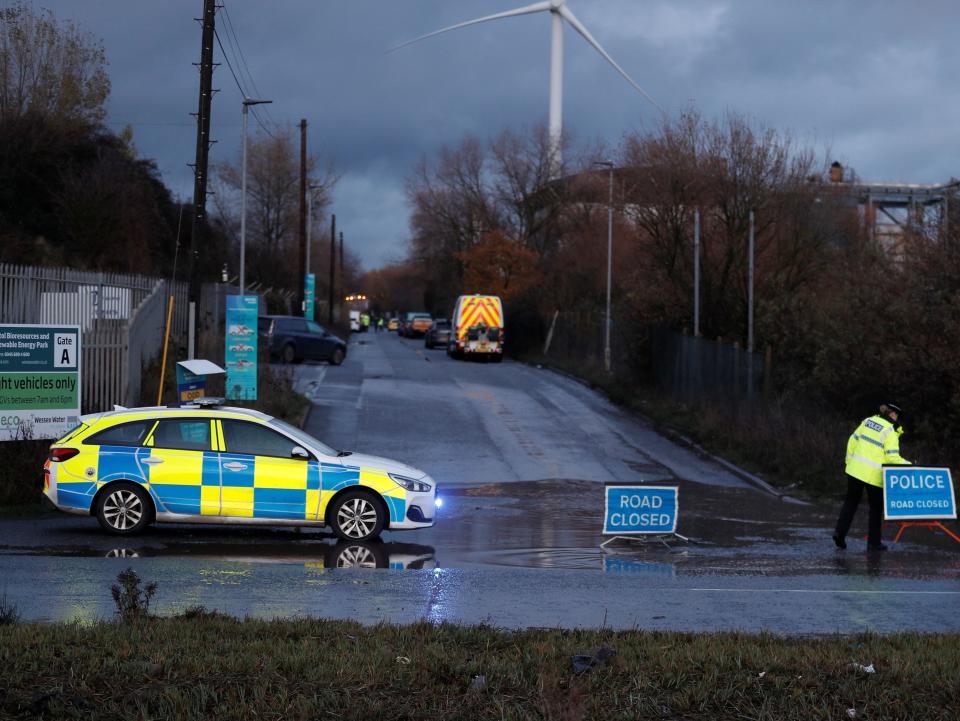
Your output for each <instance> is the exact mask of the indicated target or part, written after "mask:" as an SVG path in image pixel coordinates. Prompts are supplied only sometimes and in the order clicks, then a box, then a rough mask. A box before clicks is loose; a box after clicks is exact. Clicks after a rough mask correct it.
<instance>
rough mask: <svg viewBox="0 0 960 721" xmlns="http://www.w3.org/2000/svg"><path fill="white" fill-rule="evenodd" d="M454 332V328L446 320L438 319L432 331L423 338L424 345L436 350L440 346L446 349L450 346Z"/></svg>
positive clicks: (431, 328)
mask: <svg viewBox="0 0 960 721" xmlns="http://www.w3.org/2000/svg"><path fill="white" fill-rule="evenodd" d="M452 332H453V326H452V325H451V324H450V321H448V320H447V319H446V318H438V319H437V320H435V321H433V325H432V326H430V330H428V331H427V332H426V335H424V336H423V344H424V345H425V346H426V347H427V348H436V347H437V346H440V347H442V348H446V347H447V346H448V345H449V344H450V335H451V333H452Z"/></svg>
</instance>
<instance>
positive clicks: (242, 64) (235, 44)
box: [221, 1, 279, 128]
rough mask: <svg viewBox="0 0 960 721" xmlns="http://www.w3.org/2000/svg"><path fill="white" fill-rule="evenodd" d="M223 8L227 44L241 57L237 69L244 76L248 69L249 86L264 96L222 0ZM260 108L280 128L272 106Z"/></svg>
mask: <svg viewBox="0 0 960 721" xmlns="http://www.w3.org/2000/svg"><path fill="white" fill-rule="evenodd" d="M221 8H222V9H223V17H224V20H225V23H224V27H226V29H227V44H228V45H230V46H231V49H232V50H233V52H234V59H237V58H238V57H239V62H238V63H237V69H238V70H239V71H240V75H241V77H243V74H244V71H246V79H247V80H248V81H249V87H251V88H253V92H255V93H256V96H257V97H258V98H262V97H264V95H263V93H261V92H260V88H258V87H257V82H256V80H254V79H253V73H252V72H250V65H249V64H248V63H247V58H246V55H244V52H243V46H241V45H240V37H239V36H238V35H237V30H236V27H235V26H234V24H233V18H231V17H230V10H229V9H228V8H227V5H226V2H225V1H222V2H221ZM231 36H232V40H231ZM260 110H261V111H262V112H263V113H264V114H265V115H266V117H267V120H268V121H269V122H270V124H271V125H273V126H274V128H279V126H278V125H277V123H276V121H275V120H274V119H273V115H271V113H270V108H268V107H267V106H262V107H261V108H260Z"/></svg>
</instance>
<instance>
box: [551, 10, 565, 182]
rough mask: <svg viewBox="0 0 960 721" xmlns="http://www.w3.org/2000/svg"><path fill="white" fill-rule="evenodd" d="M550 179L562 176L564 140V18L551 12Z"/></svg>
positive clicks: (553, 11)
mask: <svg viewBox="0 0 960 721" xmlns="http://www.w3.org/2000/svg"><path fill="white" fill-rule="evenodd" d="M550 20H551V37H550V117H549V123H548V132H549V133H550V177H551V179H555V178H557V177H559V176H560V166H561V160H562V158H561V155H560V152H561V151H560V144H561V141H562V139H563V18H562V17H561V15H560V13H558V12H556V11H555V10H551V11H550Z"/></svg>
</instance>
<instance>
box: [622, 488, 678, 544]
mask: <svg viewBox="0 0 960 721" xmlns="http://www.w3.org/2000/svg"><path fill="white" fill-rule="evenodd" d="M606 495H607V499H606V514H605V519H604V533H607V534H621V533H672V532H673V531H674V529H675V528H676V523H677V490H676V488H672V487H663V486H657V487H654V486H614V485H611V486H607V488H606Z"/></svg>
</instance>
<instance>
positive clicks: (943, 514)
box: [883, 466, 957, 521]
mask: <svg viewBox="0 0 960 721" xmlns="http://www.w3.org/2000/svg"><path fill="white" fill-rule="evenodd" d="M883 511H884V518H886V519H887V520H889V521H898V520H900V521H909V520H939V519H950V518H956V517H957V506H956V500H955V498H954V493H953V480H952V479H951V477H950V469H949V468H922V467H919V466H897V467H895V468H884V469H883Z"/></svg>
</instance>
